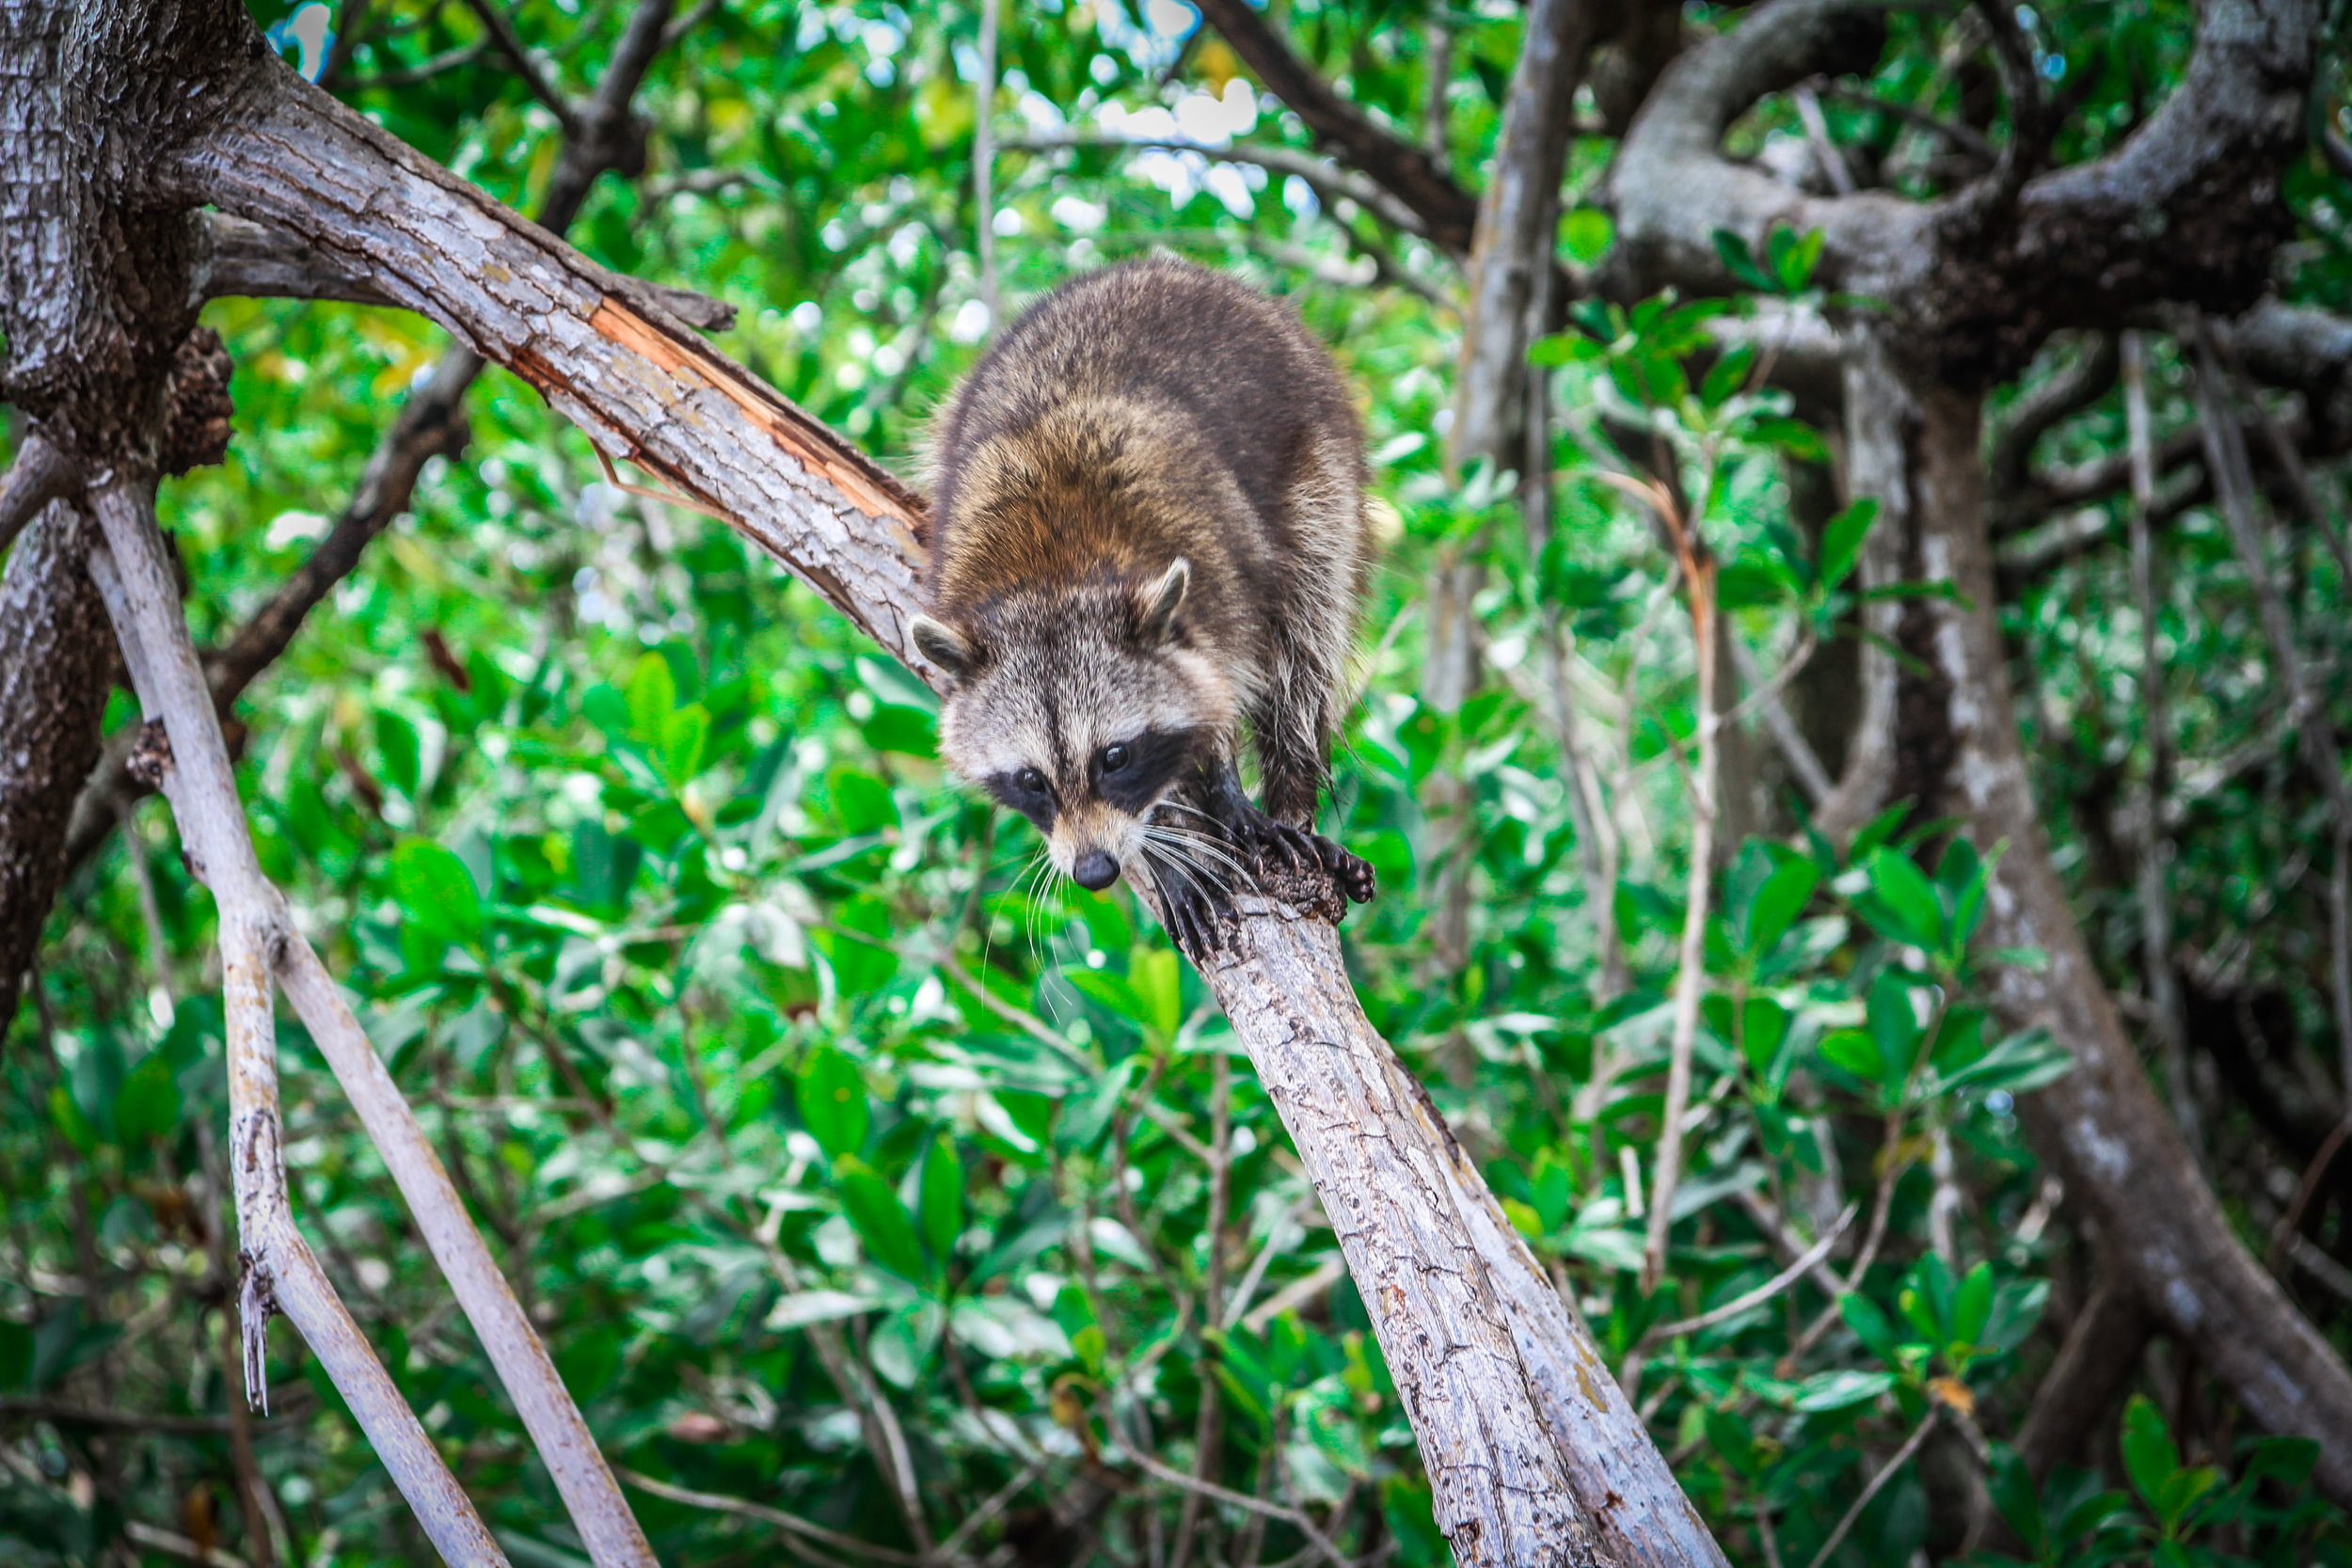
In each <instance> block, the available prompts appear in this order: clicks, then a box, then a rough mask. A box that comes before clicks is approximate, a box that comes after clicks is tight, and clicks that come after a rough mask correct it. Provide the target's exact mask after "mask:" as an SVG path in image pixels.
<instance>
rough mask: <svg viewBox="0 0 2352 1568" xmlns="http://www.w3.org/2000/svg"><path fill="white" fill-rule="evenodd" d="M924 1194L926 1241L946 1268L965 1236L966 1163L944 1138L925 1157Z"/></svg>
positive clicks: (936, 1141)
mask: <svg viewBox="0 0 2352 1568" xmlns="http://www.w3.org/2000/svg"><path fill="white" fill-rule="evenodd" d="M921 1194H922V1211H923V1214H922V1218H923V1240H924V1241H926V1242H928V1243H930V1249H931V1257H932V1258H934V1259H937V1260H938V1262H939V1264H940V1266H941V1267H942V1268H945V1267H946V1264H947V1260H948V1259H950V1258H953V1257H954V1256H955V1251H956V1238H957V1237H959V1236H961V1235H962V1234H963V1163H962V1161H961V1160H959V1159H958V1158H957V1157H956V1146H955V1145H954V1144H953V1143H952V1142H950V1141H949V1140H948V1139H947V1138H946V1137H945V1136H941V1137H937V1138H933V1139H932V1140H931V1147H930V1149H929V1150H928V1151H926V1152H925V1154H924V1156H923V1184H922V1188H921Z"/></svg>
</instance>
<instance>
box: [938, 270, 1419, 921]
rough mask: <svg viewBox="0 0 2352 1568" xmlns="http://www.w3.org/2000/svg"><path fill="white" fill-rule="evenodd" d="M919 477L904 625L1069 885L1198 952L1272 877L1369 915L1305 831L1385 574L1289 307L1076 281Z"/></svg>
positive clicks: (1321, 378) (975, 761)
mask: <svg viewBox="0 0 2352 1568" xmlns="http://www.w3.org/2000/svg"><path fill="white" fill-rule="evenodd" d="M932 466H933V475H932V480H933V491H932V494H933V500H932V514H931V516H932V533H931V538H930V562H929V564H928V566H927V568H926V573H925V581H924V589H925V593H926V594H927V597H928V599H929V610H930V613H929V614H928V615H924V616H920V617H918V618H916V619H915V620H914V623H913V625H912V626H911V628H910V630H911V633H912V636H913V640H914V646H915V648H916V649H917V650H918V651H919V652H920V653H921V654H922V655H923V657H925V658H927V659H929V660H930V662H931V663H932V664H934V665H936V666H937V667H938V668H939V670H940V671H941V672H942V673H943V674H944V675H945V677H946V687H947V696H946V703H945V705H944V710H943V713H942V716H941V723H940V750H941V753H942V755H943V756H944V757H945V759H946V762H947V765H948V766H949V767H950V768H953V769H954V770H955V771H956V772H957V773H959V774H961V776H962V777H963V778H965V779H966V780H968V781H970V782H971V783H973V784H977V785H978V786H979V787H980V788H982V789H985V790H986V791H988V792H989V793H990V794H991V795H993V796H994V797H995V798H996V799H997V800H1000V801H1002V802H1003V803H1004V804H1006V805H1008V806H1009V807H1011V808H1012V809H1013V810H1015V811H1018V812H1020V813H1021V814H1022V815H1024V816H1026V817H1028V818H1029V820H1030V821H1032V822H1034V823H1036V824H1037V826H1038V828H1039V830H1040V831H1041V832H1043V833H1044V834H1045V837H1046V841H1047V843H1048V846H1049V848H1050V853H1051V856H1052V859H1053V863H1054V865H1055V867H1056V868H1057V870H1059V871H1060V872H1061V873H1062V874H1063V875H1065V876H1067V877H1070V878H1072V879H1074V880H1075V881H1076V882H1077V883H1078V884H1079V885H1080V886H1082V887H1086V888H1089V889H1092V890H1095V891H1098V892H1099V891H1101V890H1102V889H1104V888H1107V887H1109V886H1110V885H1111V884H1112V883H1113V882H1115V881H1117V880H1118V879H1119V878H1120V875H1121V873H1122V871H1123V872H1125V873H1126V874H1127V875H1129V876H1131V877H1133V876H1148V877H1150V878H1151V879H1152V886H1153V887H1154V889H1155V890H1156V891H1157V893H1158V895H1159V897H1160V902H1161V906H1162V908H1163V909H1164V910H1165V911H1166V913H1167V917H1168V927H1169V930H1170V932H1171V934H1172V935H1174V937H1175V938H1176V940H1177V942H1178V944H1179V945H1180V946H1182V947H1183V948H1184V950H1185V951H1186V952H1188V953H1190V954H1192V955H1193V956H1195V957H1199V956H1200V955H1202V954H1204V953H1206V952H1209V951H1212V950H1213V949H1214V948H1215V947H1216V923H1217V922H1218V921H1219V920H1220V919H1221V918H1223V917H1224V916H1225V915H1227V914H1228V913H1230V911H1231V909H1232V895H1233V894H1234V893H1235V892H1236V891H1237V890H1238V888H1239V886H1240V885H1241V884H1243V883H1245V882H1247V881H1248V880H1250V879H1252V878H1253V877H1254V875H1255V874H1256V873H1258V872H1262V871H1264V870H1266V869H1268V868H1269V867H1270V866H1271V865H1273V864H1274V863H1276V862H1277V861H1279V862H1286V863H1288V864H1289V865H1290V866H1291V867H1293V868H1294V869H1297V870H1306V869H1309V868H1311V867H1314V866H1320V867H1322V868H1323V869H1324V870H1326V871H1328V872H1329V873H1330V874H1331V876H1332V877H1333V879H1336V881H1337V882H1338V884H1339V886H1340V887H1341V889H1342V890H1343V891H1344V893H1345V894H1346V895H1347V896H1348V897H1350V898H1352V899H1354V900H1355V901H1356V902H1358V903H1366V902H1369V901H1370V900H1371V898H1372V897H1373V894H1374V879H1373V873H1372V867H1371V866H1369V865H1367V864H1366V863H1364V862H1363V861H1361V860H1359V859H1358V858H1357V857H1356V856H1354V855H1351V854H1349V853H1348V852H1347V851H1345V850H1344V849H1342V848H1341V847H1339V846H1338V845H1336V844H1334V843H1332V842H1331V841H1330V840H1329V839H1327V838H1325V837H1323V836H1322V835H1320V834H1318V833H1316V832H1314V820H1315V807H1316V803H1317V801H1318V800H1320V798H1321V795H1322V792H1323V789H1324V787H1325V785H1326V784H1327V782H1328V778H1329V771H1330V752H1331V741H1332V736H1333V734H1334V732H1335V731H1336V729H1337V728H1338V725H1339V721H1340V718H1341V714H1342V709H1343V705H1344V704H1345V702H1346V696H1345V693H1344V691H1343V682H1344V680H1345V678H1346V676H1345V666H1346V662H1347V657H1348V655H1349V652H1350V649H1351V647H1352V644H1353V642H1354V640H1355V635H1356V623H1357V618H1358V613H1359V605H1360V602H1361V600H1362V597H1363V593H1364V587H1365V581H1366V578H1367V575H1368V572H1369V569H1370V559H1369V558H1370V547H1369V546H1370V534H1369V531H1368V528H1367V524H1366V519H1365V514H1364V481H1365V465H1364V454H1363V433H1362V429H1361V427H1360V425H1359V421H1358V420H1357V417H1356V411H1355V408H1354V406H1353V405H1352V404H1350V403H1349V401H1348V398H1347V392H1346V388H1344V387H1343V385H1342V383H1341V380H1340V375H1339V371H1338V368H1337V367H1336V366H1335V365H1334V364H1333V363H1332V360H1331V356H1330V355H1329V354H1328V353H1327V351H1326V350H1325V349H1324V348H1323V346H1322V345H1321V344H1319V343H1317V342H1316V341H1314V340H1313V339H1312V338H1311V337H1310V336H1309V335H1308V333H1307V331H1306V328H1305V327H1304V325H1302V324H1301V323H1300V322H1299V321H1298V319H1297V317H1296V316H1295V314H1294V313H1293V312H1292V311H1291V310H1290V309H1287V308H1286V307H1284V306H1281V305H1279V304H1277V303H1276V302H1275V301H1273V300H1272V299H1269V298H1268V297H1266V296H1265V295H1264V294H1263V293H1259V292H1258V291H1256V290H1254V289H1252V288H1250V287H1248V285H1246V284H1244V283H1241V282H1239V281H1236V280H1235V279H1233V278H1231V277H1224V276H1222V275H1220V274H1217V273H1214V272H1210V271H1208V270H1206V269H1204V268H1201V267H1197V266H1194V265H1192V264H1190V263H1189V262H1184V261H1176V260H1174V259H1171V258H1153V259H1152V260H1148V261H1134V262H1129V263H1126V264H1123V265H1120V266H1116V267H1111V268H1108V269H1106V270H1104V271H1102V272H1098V273H1093V274H1090V275H1089V276H1087V277H1080V278H1077V279H1075V280H1073V281H1072V282H1070V283H1067V284H1065V285H1063V286H1062V287H1061V288H1060V289H1058V290H1057V291H1056V292H1055V293H1052V294H1050V295H1048V296H1047V297H1046V298H1044V299H1043V300H1041V301H1040V302H1039V303H1038V304H1036V305H1035V306H1033V307H1032V308H1031V309H1029V310H1027V311H1026V312H1025V313H1024V314H1023V315H1022V317H1021V318H1020V319H1019V320H1018V321H1016V322H1015V323H1013V325H1011V326H1010V327H1009V328H1008V329H1007V330H1006V332H1005V333H1004V335H1003V336H1002V338H1000V339H999V340H998V341H997V342H996V343H995V345H994V346H993V347H992V348H991V349H990V350H989V352H988V353H987V354H986V355H985V356H982V358H981V360H980V363H979V364H978V366H977V368H975V369H974V371H973V372H972V373H971V375H970V377H969V378H968V379H967V380H966V381H965V382H964V383H963V385H962V386H961V388H959V389H958V390H957V392H956V395H955V396H954V398H953V399H952V400H951V402H950V403H949V404H948V406H947V409H946V415H945V417H944V419H943V420H941V422H940V424H939V426H938V429H937V432H936V436H935V444H934V449H933V454H932ZM1245 725H1247V727H1248V733H1249V735H1250V736H1251V739H1252V741H1253V743H1254V749H1255V751H1256V753H1257V759H1258V770H1259V774H1260V777H1261V783H1262V786H1263V787H1262V790H1261V794H1262V796H1263V807H1261V806H1259V805H1256V804H1253V803H1252V802H1251V801H1250V800H1249V798H1248V795H1247V794H1246V793H1245V792H1244V790H1243V788H1242V784H1241V781H1240V777H1239V775H1238V773H1237V772H1236V770H1235V768H1236V763H1237V761H1238V756H1239V749H1240V737H1241V735H1242V732H1243V728H1244V726H1245Z"/></svg>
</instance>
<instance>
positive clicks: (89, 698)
mask: <svg viewBox="0 0 2352 1568" xmlns="http://www.w3.org/2000/svg"><path fill="white" fill-rule="evenodd" d="M93 532H94V531H93V530H92V528H91V526H90V523H89V519H88V518H87V516H85V515H83V514H82V513H81V512H80V511H78V510H76V509H75V508H73V507H72V506H69V505H67V504H66V503H65V502H63V501H53V502H51V503H50V505H49V506H48V508H47V509H46V510H44V511H43V512H42V513H41V514H40V518H39V520H38V521H36V522H35V523H34V524H33V526H32V529H31V531H29V532H28V533H26V534H25V535H24V538H23V539H22V540H21V541H20V542H19V543H18V545H17V547H16V549H15V551H14V553H12V554H11V555H10V556H9V557H8V572H7V575H6V577H5V578H0V1032H5V1031H6V1029H7V1027H8V1021H9V1020H10V1019H12V1018H14V1017H15V1016H16V1004H17V985H18V982H19V981H20V980H21V979H22V978H23V977H24V972H25V966H26V965H28V964H29V963H31V962H32V959H33V951H34V949H35V948H36V947H37V946H38V945H39V943H40V929H41V926H42V925H43V923H44V922H45V921H46V920H47V918H48V914H49V903H50V900H51V898H52V897H54V896H55V895H56V886H57V879H58V877H59V876H60V875H61V874H62V871H63V867H64V864H65V829H66V821H67V818H68V817H70V816H72V812H73V797H74V793H75V792H76V791H77V790H79V789H80V788H81V785H82V781H83V780H84V779H86V778H87V777H89V770H90V766H91V764H93V763H95V762H96V761H97V760H98V750H99V738H100V737H99V729H98V721H99V720H100V718H101V717H102V716H103V714H104V713H105V711H106V694H107V693H108V692H109V691H110V690H112V689H113V688H114V681H115V646H114V633H113V632H112V631H111V630H109V629H108V627H107V625H106V607H105V606H104V605H103V604H102V603H100V602H99V598H98V591H97V589H95V588H93V587H92V586H91V585H90V580H89V576H88V574H87V572H86V571H85V570H84V569H83V558H84V556H86V555H87V553H88V551H89V545H90V540H91V538H92V537H93Z"/></svg>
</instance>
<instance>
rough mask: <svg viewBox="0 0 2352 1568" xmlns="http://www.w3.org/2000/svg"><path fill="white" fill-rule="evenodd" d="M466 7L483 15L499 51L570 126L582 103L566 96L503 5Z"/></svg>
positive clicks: (482, 1) (488, 1) (483, 0)
mask: <svg viewBox="0 0 2352 1568" xmlns="http://www.w3.org/2000/svg"><path fill="white" fill-rule="evenodd" d="M466 8H467V9H468V10H470V11H471V12H473V14H474V15H475V16H476V17H477V18H479V19H480V21H481V23H482V25H483V27H484V28H485V30H486V31H487V32H488V33H489V35H490V41H491V42H493V43H495V44H496V45H497V46H498V51H499V53H500V54H501V55H505V56H506V59H507V63H508V64H510V65H512V66H513V67H514V68H515V74H516V75H517V76H519V77H521V78H522V81H523V86H524V87H529V88H530V89H531V96H532V97H533V98H535V99H537V100H538V101H539V102H540V103H544V104H546V105H547V107H548V111H549V112H550V113H552V114H553V115H554V116H555V118H556V119H557V121H558V122H559V123H561V124H563V125H564V127H565V128H566V129H568V128H569V127H570V126H571V125H572V123H573V121H574V120H576V119H578V118H579V116H580V109H579V106H578V105H577V104H575V103H573V102H572V101H571V100H570V99H569V98H567V97H565V96H564V89H563V88H562V87H558V86H556V84H555V82H554V80H553V79H552V78H551V77H549V76H548V73H547V70H546V68H545V67H544V66H543V65H542V64H541V62H540V60H539V57H538V56H537V55H533V54H532V52H531V46H530V45H529V44H527V43H525V42H524V41H523V39H522V35H521V34H520V33H517V32H516V30H515V24H514V22H513V21H512V20H511V19H510V18H509V17H508V16H507V14H506V13H505V12H504V11H503V10H501V9H500V8H499V5H498V0H466Z"/></svg>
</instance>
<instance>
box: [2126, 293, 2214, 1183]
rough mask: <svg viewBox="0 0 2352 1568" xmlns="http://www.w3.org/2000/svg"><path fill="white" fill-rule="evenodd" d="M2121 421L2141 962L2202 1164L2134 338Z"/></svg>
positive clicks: (2179, 1108) (2186, 1130)
mask: <svg viewBox="0 0 2352 1568" xmlns="http://www.w3.org/2000/svg"><path fill="white" fill-rule="evenodd" d="M2122 379H2123V422H2124V428H2125V431H2126V436H2127V439H2128V441H2129V444H2130V448H2131V459H2132V504H2131V539H2132V597H2133V599H2134V601H2135V602H2136V603H2137V607H2138V610H2139V721H2140V730H2141V733H2142V734H2144V735H2145V736H2147V738H2148V773H2147V778H2146V780H2145V782H2144V783H2143V784H2142V786H2141V800H2140V811H2139V818H2140V844H2139V933H2140V948H2141V954H2140V963H2141V965H2142V967H2143V969H2144V971H2145V973H2146V974H2147V980H2148V1000H2149V1003H2150V1005H2151V1006H2152V1007H2153V1009H2154V1013H2155V1017H2154V1020H2153V1022H2154V1024H2155V1033H2156V1041H2157V1045H2158V1048H2159V1050H2160V1051H2161V1053H2162V1056H2163V1063H2164V1076H2165V1085H2164V1086H2165V1094H2166V1097H2167V1098H2168V1099H2169V1100H2170V1101H2171V1102H2172V1117H2173V1119H2174V1120H2175V1121H2177V1122H2179V1123H2180V1127H2181V1136H2182V1137H2183V1138H2185V1139H2186V1140H2187V1142H2188V1147H2189V1152H2190V1154H2191V1155H2192V1156H2193V1157H2197V1158H2202V1156H2203V1151H2204V1139H2203V1137H2202V1135H2201V1129H2200V1127H2199V1125H2198V1118H2199V1112H2198V1108H2197V1095H2196V1090H2195V1087H2194V1085H2191V1084H2190V1082H2189V1077H2188V1029H2187V1025H2186V1022H2185V1020H2184V1018H2183V1016H2182V1011H2181V986H2180V979H2179V976H2178V975H2177V974H2175V973H2174V970H2173V967H2172V909H2171V895H2170V890H2169V880H2170V879H2169V863H2170V861H2171V858H2172V843H2171V840H2170V838H2169V836H2167V834H2166V832H2165V831H2164V814H2163V812H2162V810H2161V809H2160V808H2159V806H2158V804H2157V802H2159V801H2161V800H2163V799H2164V798H2165V794H2166V792H2167V790H2168V789H2169V787H2170V784H2171V774H2172V733H2171V728H2170V724H2169V721H2168V720H2167V719H2166V717H2165V689H2164V664H2163V661H2162V659H2161V657H2159V654H2158V650H2157V646H2156V615H2157V610H2158V608H2159V605H2160V600H2159V599H2158V597H2157V594H2156V547H2155V540H2154V533H2153V528H2152V527H2151V524H2150V517H2151V515H2152V514H2153V511H2154V508H2155V504H2156V462H2155V441H2154V437H2153V430H2152V424H2151V421H2150V420H2149V416H2148V365H2147V345H2146V341H2145V340H2143V339H2142V338H2141V336H2140V335H2139V334H2138V333H2137V332H2126V333H2124V334H2123V340H2122Z"/></svg>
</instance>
